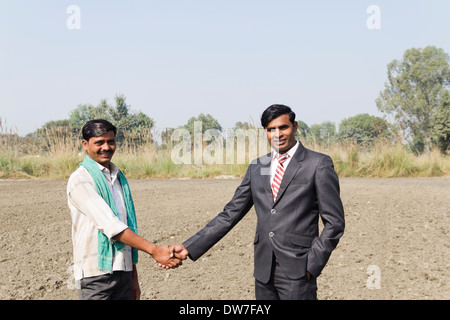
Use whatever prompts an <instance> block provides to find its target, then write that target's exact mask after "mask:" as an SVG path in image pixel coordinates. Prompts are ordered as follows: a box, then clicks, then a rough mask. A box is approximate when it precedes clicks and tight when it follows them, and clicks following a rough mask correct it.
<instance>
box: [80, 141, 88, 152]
mask: <svg viewBox="0 0 450 320" xmlns="http://www.w3.org/2000/svg"><path fill="white" fill-rule="evenodd" d="M88 143H89V142H87V140H85V139H83V140H82V141H81V144H82V145H83V148H84V150H86V151H87V149H88V148H87V145H88Z"/></svg>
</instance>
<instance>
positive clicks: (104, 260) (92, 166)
mask: <svg viewBox="0 0 450 320" xmlns="http://www.w3.org/2000/svg"><path fill="white" fill-rule="evenodd" d="M80 165H81V166H83V167H85V168H86V169H87V171H88V172H89V174H90V175H91V177H92V179H94V183H95V186H96V187H97V192H98V194H99V195H100V196H101V197H102V198H103V199H104V200H105V201H106V203H107V204H108V206H109V207H110V208H111V210H112V211H113V212H114V214H115V215H116V216H117V217H119V214H118V212H117V208H116V205H115V203H114V199H113V197H112V194H111V191H110V190H109V187H108V184H107V180H106V177H105V175H104V174H103V172H102V171H101V170H100V168H99V167H98V164H97V162H95V161H94V160H92V159H91V158H90V157H89V156H88V155H86V157H85V158H84V161H83V162H82V163H80ZM119 181H120V184H121V185H122V190H123V197H124V201H125V208H126V209H127V224H128V228H130V230H131V231H133V232H135V233H136V234H137V223H136V214H135V211H134V203H133V198H132V197H131V191H130V186H129V185H128V181H127V179H126V178H125V176H124V174H123V173H122V171H120V170H119ZM124 249H125V244H123V243H122V242H120V241H114V242H111V241H110V240H109V239H108V237H107V236H105V235H104V234H103V232H101V231H98V268H99V269H100V270H103V271H107V272H112V262H113V255H115V253H116V252H117V251H122V250H124ZM131 255H132V262H133V264H136V263H137V262H138V253H137V249H135V248H131Z"/></svg>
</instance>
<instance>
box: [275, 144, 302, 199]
mask: <svg viewBox="0 0 450 320" xmlns="http://www.w3.org/2000/svg"><path fill="white" fill-rule="evenodd" d="M298 143H299V146H298V148H297V151H296V152H295V153H294V155H293V156H292V159H291V161H290V162H289V165H288V167H287V168H286V171H285V172H284V175H283V179H282V180H281V185H280V190H279V191H278V195H277V199H276V200H275V203H274V205H275V204H277V202H278V201H279V200H280V199H281V198H282V197H283V193H284V191H285V190H286V188H287V187H288V186H289V184H290V183H291V180H292V178H293V177H294V176H295V174H296V173H297V171H298V169H300V167H301V162H302V161H303V159H304V158H305V147H304V146H303V145H302V144H301V143H300V141H299V142H298ZM269 179H270V178H269ZM269 181H270V180H269ZM271 190H272V189H271ZM271 193H272V191H271Z"/></svg>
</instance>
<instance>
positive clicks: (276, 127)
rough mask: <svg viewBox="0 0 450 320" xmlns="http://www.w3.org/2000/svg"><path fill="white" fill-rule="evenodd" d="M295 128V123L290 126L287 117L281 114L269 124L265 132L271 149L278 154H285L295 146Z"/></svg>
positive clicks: (296, 126)
mask: <svg viewBox="0 0 450 320" xmlns="http://www.w3.org/2000/svg"><path fill="white" fill-rule="evenodd" d="M297 128H298V124H297V122H294V124H292V122H291V121H290V120H289V115H288V114H282V115H281V116H279V117H278V118H275V119H273V120H272V121H270V122H269V124H268V125H267V128H265V132H266V136H267V139H268V140H269V141H270V144H271V146H272V148H274V149H275V150H276V151H277V152H278V153H285V152H287V151H288V150H289V149H290V148H292V147H293V146H294V145H295V133H296V132H297Z"/></svg>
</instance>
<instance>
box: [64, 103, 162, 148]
mask: <svg viewBox="0 0 450 320" xmlns="http://www.w3.org/2000/svg"><path fill="white" fill-rule="evenodd" d="M114 100H115V102H116V105H115V106H114V107H113V106H111V105H109V104H108V102H107V100H106V99H102V100H101V101H100V103H99V105H98V106H93V105H91V104H84V105H78V107H77V108H75V109H74V110H72V111H71V112H70V116H69V120H68V121H69V123H70V125H72V126H73V127H74V128H78V130H80V129H81V128H82V127H83V125H84V124H85V123H86V122H87V121H89V120H93V119H105V120H108V121H110V122H111V123H112V124H113V125H115V126H116V127H117V136H116V140H117V141H118V142H123V140H124V139H125V134H129V136H131V137H130V142H133V143H139V142H143V141H141V140H143V137H144V136H145V138H146V139H145V142H147V141H148V136H149V135H150V130H151V129H152V128H153V126H154V121H153V119H152V118H150V117H149V116H148V115H146V114H145V113H143V112H141V111H139V112H132V111H131V106H130V105H128V104H127V103H126V97H125V96H124V95H116V96H115V98H114Z"/></svg>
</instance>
